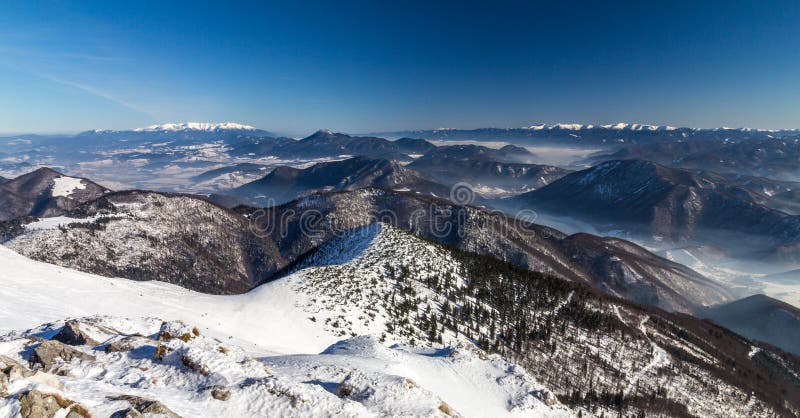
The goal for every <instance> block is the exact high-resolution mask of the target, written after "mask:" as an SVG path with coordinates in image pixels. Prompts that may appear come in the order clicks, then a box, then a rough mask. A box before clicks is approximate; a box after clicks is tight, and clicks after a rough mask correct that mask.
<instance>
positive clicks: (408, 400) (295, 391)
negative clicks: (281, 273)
mask: <svg viewBox="0 0 800 418" xmlns="http://www.w3.org/2000/svg"><path fill="white" fill-rule="evenodd" d="M0 263H2V264H3V265H4V266H7V267H8V268H6V269H3V270H2V271H0V279H1V280H2V281H3V283H5V284H6V286H3V287H2V288H0V299H2V300H3V301H4V304H3V308H0V309H8V311H7V312H4V313H5V314H4V315H2V317H0V330H4V331H7V330H10V329H30V328H33V327H36V328H34V329H33V330H30V331H27V332H15V333H13V334H11V335H9V336H7V337H3V338H0V354H4V355H9V356H12V357H13V358H15V359H16V360H17V361H19V362H21V363H25V361H26V360H27V357H28V356H29V355H30V350H20V347H22V345H23V344H25V343H28V341H29V340H27V339H26V337H27V336H31V335H33V336H38V337H45V338H52V337H53V336H54V335H55V334H57V333H58V332H59V331H60V329H61V328H62V326H63V325H64V322H63V319H64V318H70V317H72V318H74V317H83V316H86V315H88V314H94V315H97V314H101V315H113V317H110V318H109V317H99V318H98V317H93V318H86V319H79V320H78V321H77V326H78V329H81V330H84V331H85V332H86V333H87V334H88V335H90V336H92V337H94V338H95V339H96V340H97V341H100V344H99V346H98V347H97V349H96V350H93V348H94V347H93V345H92V344H89V345H78V346H75V347H74V348H76V349H78V350H82V351H84V352H88V353H92V354H93V355H94V356H95V359H94V360H91V361H88V360H84V361H75V362H73V363H71V364H69V365H68V366H67V367H68V370H71V373H69V375H67V376H59V377H55V379H57V380H58V381H59V382H61V383H62V384H63V385H64V386H65V387H66V388H65V390H63V392H61V393H64V394H65V396H66V397H68V398H69V399H73V400H77V401H79V402H82V403H83V404H84V405H85V406H86V407H88V408H89V409H90V411H91V412H92V413H94V414H95V415H96V416H107V415H110V414H111V412H113V411H116V410H120V409H124V408H125V407H127V405H125V404H124V403H119V402H116V403H115V402H112V401H110V400H108V399H106V396H107V395H109V394H110V395H117V394H119V393H124V394H131V395H137V396H142V397H145V398H149V399H155V400H158V401H161V402H162V403H163V404H164V405H165V406H167V407H168V408H170V409H171V410H173V411H175V412H177V413H179V414H182V415H183V416H198V417H205V416H208V417H213V416H221V415H228V416H230V415H232V416H270V415H273V414H275V413H279V414H281V415H288V416H312V417H317V416H319V417H323V416H330V415H331V414H332V413H333V414H343V415H354V416H387V415H389V416H394V415H401V416H446V415H448V414H449V415H452V416H464V417H482V416H520V415H523V416H532V417H539V416H547V417H551V416H572V414H571V413H570V411H569V410H566V409H565V408H564V407H563V406H561V405H560V404H559V403H558V401H557V400H556V399H553V398H548V401H547V403H545V402H543V401H542V400H541V399H540V398H542V397H544V396H545V394H546V393H548V392H547V391H546V389H545V388H544V387H543V386H542V385H541V384H539V383H537V382H536V381H535V380H534V379H533V378H532V377H531V376H530V375H529V374H528V373H526V372H525V371H524V370H522V369H521V368H519V367H518V366H516V365H514V364H511V363H509V362H508V361H505V360H503V359H502V358H500V357H499V356H497V355H488V356H487V355H486V354H485V353H482V352H480V351H477V350H476V349H475V348H474V346H472V345H471V344H460V345H457V346H450V347H441V348H440V349H438V350H432V349H430V348H426V347H424V346H421V347H411V346H402V345H401V346H393V347H388V346H387V345H388V344H382V343H379V342H378V336H377V335H375V336H370V335H365V336H362V337H357V338H350V339H344V340H343V339H342V338H341V337H339V336H338V334H339V333H338V332H337V333H331V332H329V331H327V330H326V329H325V326H324V324H323V323H322V321H312V320H310V319H309V318H310V317H311V316H313V315H315V314H318V313H319V310H320V309H324V307H323V306H322V305H321V304H320V305H319V306H318V308H317V309H316V311H308V310H306V309H301V308H300V307H304V306H306V304H311V303H313V302H312V299H313V298H314V295H313V294H309V293H305V292H304V291H303V290H302V289H300V288H299V286H300V285H302V284H303V281H302V279H300V278H299V277H297V278H296V280H295V279H292V280H281V281H276V282H272V283H267V284H265V285H263V286H260V287H258V288H256V289H254V290H252V291H251V292H249V293H248V294H245V295H236V296H210V295H202V294H197V293H195V292H191V291H187V290H185V289H182V288H180V287H177V286H174V285H170V284H166V283H141V282H132V281H128V280H123V279H111V278H105V277H99V276H93V275H89V274H84V273H79V272H76V271H71V270H68V269H64V268H61V267H57V266H52V265H47V264H43V263H38V262H34V261H31V260H28V259H25V258H24V257H22V256H20V255H18V254H14V253H13V252H11V251H9V250H8V249H5V248H2V247H0ZM56 278H57V279H58V280H55V279H56ZM14 289H22V290H23V292H18V291H16V290H14ZM87 293H91V294H93V295H95V297H92V298H85V297H84V298H82V299H83V300H82V303H80V304H76V303H73V302H72V301H74V300H78V299H79V298H81V295H85V294H87ZM31 295H36V300H37V301H38V303H37V304H33V303H30V302H31ZM42 306H47V307H48V308H47V309H41V307H42ZM143 307H146V310H145V311H144V312H143ZM334 313H335V312H331V315H333V314H334ZM366 314H367V312H363V315H365V316H366ZM143 315H147V316H150V317H152V316H155V317H161V318H165V319H167V320H169V321H171V322H167V323H164V324H161V321H159V320H156V319H154V318H145V319H141V317H142V316H143ZM124 318H127V319H124ZM176 319H178V320H182V321H184V322H185V325H184V324H180V323H176V322H174V320H176ZM42 323H45V324H46V325H44V326H41V327H39V326H38V325H39V324H42ZM192 326H197V327H198V331H199V332H197V334H199V335H196V334H195V332H194V331H193V330H192ZM162 331H168V332H169V333H170V334H171V335H172V337H166V336H165V334H164V332H162ZM136 334H139V335H141V336H143V337H139V339H137V340H135V341H134V343H135V346H136V347H139V348H137V349H135V350H132V351H130V352H127V353H126V352H110V353H108V354H106V353H105V352H104V351H105V347H106V346H107V345H108V344H110V343H112V342H116V343H117V344H119V342H120V340H123V339H124V338H123V337H125V336H130V335H136ZM185 334H188V335H187V337H186V338H185V340H186V341H184V340H183V339H181V338H175V337H176V336H182V335H185ZM128 339H130V337H128ZM161 345H163V346H164V347H165V351H167V355H166V356H165V357H164V359H163V360H161V361H159V360H158V359H156V358H155V354H156V352H157V347H158V346H161ZM239 346H241V347H243V348H244V350H242V349H240V348H239ZM220 347H222V349H224V351H223V350H222V349H220ZM32 348H35V347H32ZM22 356H24V357H22ZM183 357H185V359H186V361H185V360H184V358H183ZM188 360H191V362H189V361H188ZM187 364H192V365H193V366H192V367H193V368H192V367H189V366H187ZM67 367H64V368H63V369H62V370H67ZM199 370H204V372H203V373H200V372H198V371H199ZM23 382H24V379H19V380H18V384H17V385H13V388H19V387H20V385H19V383H23ZM212 385H213V386H214V387H215V388H216V389H221V390H223V391H227V392H228V393H229V394H230V399H228V400H226V401H219V400H216V399H213V398H212V397H211V390H210V388H208V387H209V386H212ZM40 388H42V387H41V385H40ZM45 388H48V387H47V386H44V388H42V389H43V390H45ZM204 388H208V389H204ZM16 390H20V389H16ZM49 390H50V391H52V390H53V389H49ZM15 402H17V400H16V397H13V396H11V397H9V398H6V399H0V411H6V409H2V408H3V407H4V406H10V405H14V403H15ZM448 411H449V412H448ZM456 414H458V415H456Z"/></svg>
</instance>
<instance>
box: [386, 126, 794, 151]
mask: <svg viewBox="0 0 800 418" xmlns="http://www.w3.org/2000/svg"><path fill="white" fill-rule="evenodd" d="M377 135H381V136H386V137H403V136H412V137H416V138H425V139H433V140H448V139H450V140H455V139H458V140H476V141H509V142H512V143H516V144H519V145H523V144H524V145H537V144H539V145H556V146H598V145H599V146H621V145H624V146H627V145H631V144H648V143H652V142H658V141H664V142H677V141H688V142H706V141H713V140H719V141H723V140H726V139H727V140H741V141H750V140H754V139H772V138H789V137H798V136H800V130H757V129H748V128H740V129H734V128H715V129H695V128H677V127H672V126H657V125H647V124H635V123H617V124H610V125H585V124H577V123H559V124H555V125H547V124H538V125H531V126H527V127H521V128H479V129H452V128H442V129H434V130H418V131H400V132H384V133H379V134H377Z"/></svg>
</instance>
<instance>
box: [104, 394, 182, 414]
mask: <svg viewBox="0 0 800 418" xmlns="http://www.w3.org/2000/svg"><path fill="white" fill-rule="evenodd" d="M108 399H111V400H112V401H126V402H128V403H129V404H130V405H131V409H133V410H135V411H136V412H139V413H140V415H120V417H138V416H141V415H143V414H153V415H163V416H165V417H167V418H181V416H180V415H178V414H176V413H174V412H172V410H170V409H169V408H167V407H166V406H164V404H162V403H161V402H159V401H154V400H151V399H145V398H140V397H138V396H132V395H119V396H111V397H109V398H108ZM118 412H123V411H118ZM125 412H126V413H130V414H133V413H132V412H130V410H125ZM115 414H116V413H115ZM115 417H116V415H115Z"/></svg>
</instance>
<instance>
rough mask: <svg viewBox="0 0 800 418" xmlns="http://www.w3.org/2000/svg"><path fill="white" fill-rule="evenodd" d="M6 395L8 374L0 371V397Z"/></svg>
mask: <svg viewBox="0 0 800 418" xmlns="http://www.w3.org/2000/svg"><path fill="white" fill-rule="evenodd" d="M6 396H8V376H7V375H6V374H5V373H0V398H5V397H6Z"/></svg>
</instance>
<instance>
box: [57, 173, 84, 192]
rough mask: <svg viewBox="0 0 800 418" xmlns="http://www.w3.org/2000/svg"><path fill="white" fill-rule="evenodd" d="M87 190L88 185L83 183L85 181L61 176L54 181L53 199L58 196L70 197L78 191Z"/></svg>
mask: <svg viewBox="0 0 800 418" xmlns="http://www.w3.org/2000/svg"><path fill="white" fill-rule="evenodd" d="M85 188H86V184H84V183H83V179H79V178H76V177H67V176H61V177H56V178H55V179H53V191H52V193H53V197H56V196H62V197H70V196H71V195H72V194H73V193H75V192H76V191H77V190H83V189H85Z"/></svg>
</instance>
